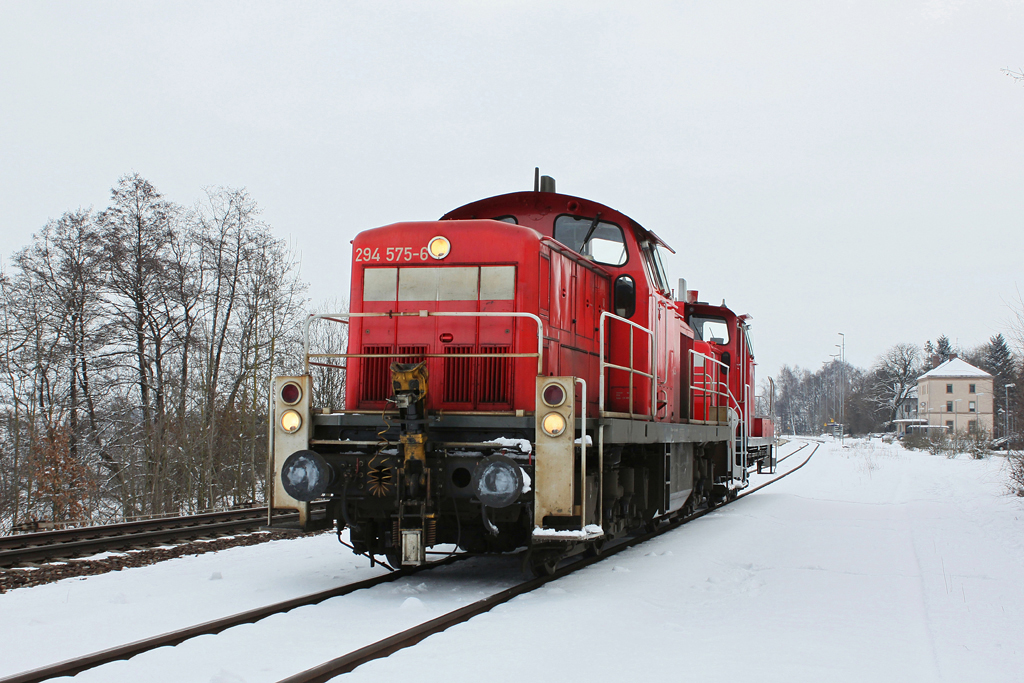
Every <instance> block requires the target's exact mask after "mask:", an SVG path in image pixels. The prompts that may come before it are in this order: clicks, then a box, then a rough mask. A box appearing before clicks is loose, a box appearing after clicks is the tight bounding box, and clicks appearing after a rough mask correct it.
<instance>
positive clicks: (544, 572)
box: [523, 549, 562, 579]
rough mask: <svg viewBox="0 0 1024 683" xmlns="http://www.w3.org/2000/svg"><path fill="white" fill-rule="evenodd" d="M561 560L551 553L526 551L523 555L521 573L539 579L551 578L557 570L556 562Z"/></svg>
mask: <svg viewBox="0 0 1024 683" xmlns="http://www.w3.org/2000/svg"><path fill="white" fill-rule="evenodd" d="M561 559H562V558H561V557H560V556H559V555H557V554H554V553H551V552H537V551H534V550H532V549H531V550H527V551H526V553H525V554H524V555H523V573H524V574H527V575H528V576H532V577H533V578H535V579H539V578H541V577H544V576H551V575H552V574H554V573H555V570H556V569H558V561H559V560H561Z"/></svg>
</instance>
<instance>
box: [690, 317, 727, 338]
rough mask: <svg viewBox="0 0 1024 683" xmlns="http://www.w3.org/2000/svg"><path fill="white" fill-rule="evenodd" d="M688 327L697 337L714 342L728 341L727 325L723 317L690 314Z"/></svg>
mask: <svg viewBox="0 0 1024 683" xmlns="http://www.w3.org/2000/svg"><path fill="white" fill-rule="evenodd" d="M690 327H692V328H693V334H694V335H696V337H697V338H698V339H700V340H701V341H706V342H715V343H716V344H723V345H724V344H728V343H729V326H728V325H727V324H726V322H725V318H705V317H702V316H697V315H694V316H691V317H690Z"/></svg>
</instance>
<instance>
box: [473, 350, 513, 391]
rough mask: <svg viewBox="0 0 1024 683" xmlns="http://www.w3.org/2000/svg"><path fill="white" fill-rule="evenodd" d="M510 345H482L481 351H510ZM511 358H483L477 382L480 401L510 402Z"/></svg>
mask: <svg viewBox="0 0 1024 683" xmlns="http://www.w3.org/2000/svg"><path fill="white" fill-rule="evenodd" d="M511 351H512V349H511V348H510V347H508V346H481V347H480V353H510V352H511ZM511 360H512V359H511V358H481V359H480V376H479V381H478V382H477V385H476V386H477V391H478V392H479V393H478V396H477V401H478V402H480V403H510V402H511V401H512V396H511V392H510V391H509V385H510V384H511V379H512V378H511V377H510V374H511V370H512V363H511Z"/></svg>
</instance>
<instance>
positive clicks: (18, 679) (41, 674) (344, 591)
mask: <svg viewBox="0 0 1024 683" xmlns="http://www.w3.org/2000/svg"><path fill="white" fill-rule="evenodd" d="M467 557H471V555H468V554H458V555H449V556H448V557H446V558H444V559H443V560H437V561H435V562H429V563H427V564H424V565H421V566H419V567H408V568H406V569H399V570H396V571H393V572H389V573H387V574H381V575H380V576H375V577H373V578H370V579H363V580H362V581H356V582H355V583H350V584H346V585H344V586H339V587H337V588H329V589H327V590H324V591H320V592H318V593H311V594H309V595H303V596H301V597H298V598H291V599H289V600H283V601H281V602H277V603H274V604H271V605H265V606H263V607H257V608H255V609H251V610H248V611H245V612H241V613H239V614H234V615H231V616H228V617H222V618H220V619H214V620H212V621H207V622H204V623H202V624H197V625H196V626H189V627H186V628H183V629H178V630H177V631H171V632H169V633H164V634H161V635H158V636H152V637H150V638H143V639H142V640H136V641H134V642H132V643H127V644H125V645H118V646H116V647H112V648H108V649H106V650H101V651H99V652H94V653H92V654H88V655H83V656H81V657H74V658H72V659H67V660H64V661H63V662H58V663H56V664H49V665H47V666H42V667H39V668H36V669H32V670H30V671H23V672H21V673H18V674H14V675H13V676H8V677H6V678H0V683H39V682H40V681H45V680H48V679H50V678H57V677H58V676H74V675H75V674H78V673H81V672H82V671H85V670H87V669H93V668H96V667H98V666H101V665H103V664H109V663H110V662H114V661H117V660H119V659H130V658H131V657H134V656H136V655H139V654H142V653H143V652H148V651H150V650H155V649H156V648H158V647H165V646H173V645H178V644H180V643H183V642H185V641H186V640H190V639H192V638H196V637H198V636H205V635H215V634H217V633H220V632H221V631H225V630H227V629H229V628H232V627H234V626H241V625H242V624H251V623H254V622H257V621H259V620H260V619H264V618H266V617H269V616H272V615H274V614H280V613H282V612H288V611H290V610H293V609H295V608H297V607H305V606H307V605H316V604H318V603H321V602H323V601H324V600H329V599H331V598H337V597H340V596H343V595H348V594H349V593H354V592H355V591H358V590H363V589H365V588H373V587H374V586H379V585H380V584H383V583H389V582H392V581H397V580H398V579H401V578H405V577H407V576H411V575H413V574H416V573H417V572H420V571H424V570H426V569H433V568H435V567H440V566H442V565H447V564H451V563H453V562H457V561H459V560H462V559H465V558H467Z"/></svg>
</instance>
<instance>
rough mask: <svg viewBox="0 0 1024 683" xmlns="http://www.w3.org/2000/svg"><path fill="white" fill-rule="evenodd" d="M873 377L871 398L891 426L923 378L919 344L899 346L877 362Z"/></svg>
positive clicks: (887, 352)
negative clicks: (911, 391) (921, 377)
mask: <svg viewBox="0 0 1024 683" xmlns="http://www.w3.org/2000/svg"><path fill="white" fill-rule="evenodd" d="M874 374H875V382H874V386H873V387H872V389H873V392H872V393H873V397H872V398H873V400H874V402H875V404H876V405H877V406H879V408H882V409H884V410H885V413H886V415H887V416H888V417H887V421H888V422H892V421H893V420H895V419H896V412H897V411H898V410H899V407H900V404H901V403H903V401H904V400H905V399H906V398H907V397H908V396H909V395H910V390H911V389H913V388H914V386H916V384H917V378H918V377H920V376H921V349H920V348H919V347H918V346H917V344H896V345H895V346H893V347H891V348H890V349H889V350H888V351H886V352H885V353H884V354H882V356H881V357H880V358H879V359H878V361H877V362H876V364H875V368H874Z"/></svg>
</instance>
